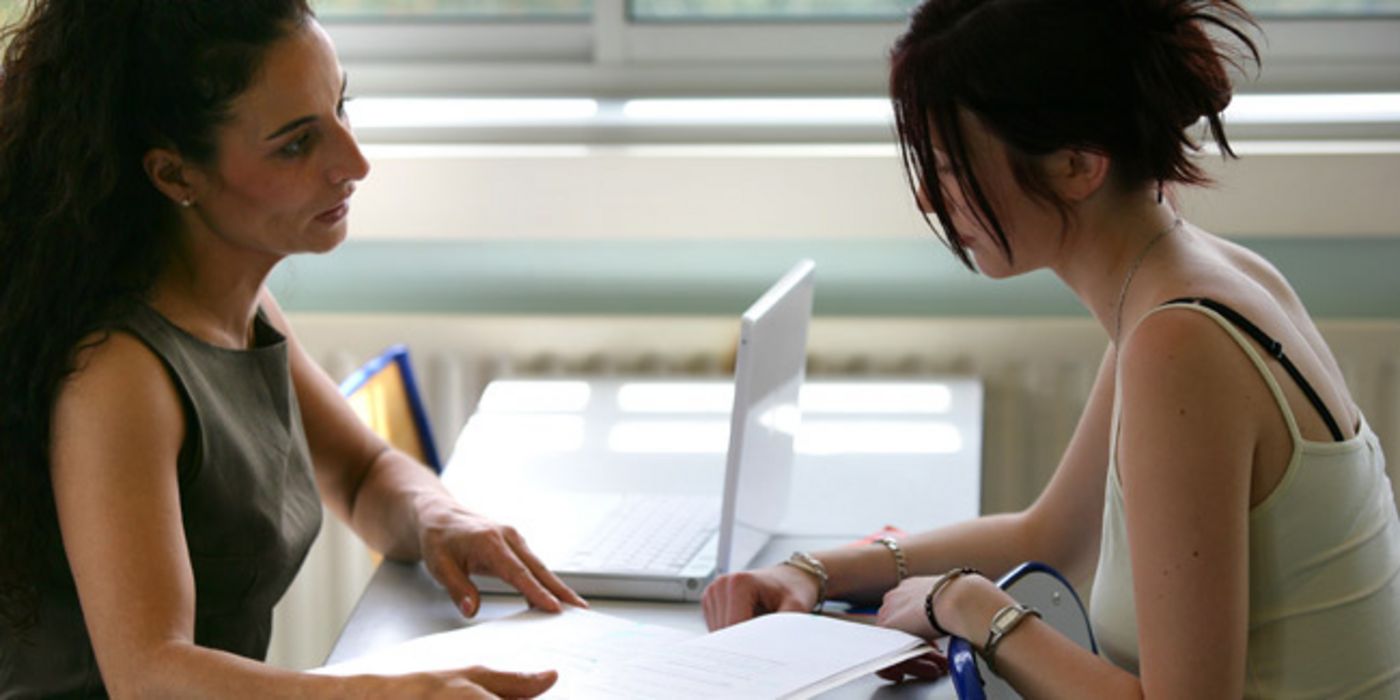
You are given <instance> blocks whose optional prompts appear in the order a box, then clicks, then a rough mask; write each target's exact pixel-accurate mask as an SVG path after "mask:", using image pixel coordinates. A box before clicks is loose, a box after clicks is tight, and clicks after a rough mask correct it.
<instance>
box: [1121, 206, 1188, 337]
mask: <svg viewBox="0 0 1400 700" xmlns="http://www.w3.org/2000/svg"><path fill="white" fill-rule="evenodd" d="M1180 225H1181V217H1175V218H1173V219H1172V223H1171V225H1170V226H1168V227H1166V228H1164V229H1162V230H1161V232H1160V233H1158V234H1157V235H1155V236H1153V237H1152V240H1150V241H1148V242H1147V245H1145V246H1143V247H1142V252H1141V253H1138V255H1137V259H1135V260H1133V264H1132V266H1131V267H1129V268H1128V274H1127V275H1126V276H1124V277H1123V288H1122V289H1119V290H1118V305H1117V308H1116V309H1115V314H1114V320H1113V344H1114V345H1117V344H1118V337H1119V336H1120V335H1122V333H1123V302H1124V301H1125V300H1126V299H1127V298H1128V287H1130V286H1132V284H1133V275H1136V274H1137V271H1138V268H1139V267H1142V261H1144V260H1146V259H1147V254H1148V253H1150V252H1152V249H1153V248H1154V247H1156V245H1157V242H1158V241H1161V240H1162V239H1163V238H1166V237H1167V234H1169V233H1171V232H1172V231H1175V230H1176V227H1177V226H1180Z"/></svg>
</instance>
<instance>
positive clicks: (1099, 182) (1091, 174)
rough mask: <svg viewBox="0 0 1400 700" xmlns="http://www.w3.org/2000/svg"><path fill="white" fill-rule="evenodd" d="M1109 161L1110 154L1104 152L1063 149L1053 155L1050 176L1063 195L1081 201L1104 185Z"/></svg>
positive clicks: (1056, 188)
mask: <svg viewBox="0 0 1400 700" xmlns="http://www.w3.org/2000/svg"><path fill="white" fill-rule="evenodd" d="M1109 164H1110V162H1109V159H1108V156H1106V155H1104V154H1102V153H1097V152H1094V151H1081V150H1075V149H1062V150H1059V151H1056V152H1054V153H1053V154H1051V155H1050V163H1049V174H1050V179H1051V182H1052V183H1053V185H1054V187H1055V191H1056V192H1058V193H1059V194H1060V196H1061V197H1064V198H1065V199H1067V200H1069V201H1071V202H1080V201H1083V200H1085V199H1088V198H1089V197H1091V196H1093V194H1094V193H1095V192H1098V191H1099V188H1101V187H1103V184H1104V182H1105V181H1107V180H1108V167H1109Z"/></svg>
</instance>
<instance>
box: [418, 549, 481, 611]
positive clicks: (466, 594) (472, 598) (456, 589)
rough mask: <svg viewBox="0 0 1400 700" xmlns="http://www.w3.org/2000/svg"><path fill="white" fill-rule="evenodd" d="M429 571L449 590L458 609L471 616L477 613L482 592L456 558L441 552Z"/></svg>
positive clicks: (449, 595) (448, 592)
mask: <svg viewBox="0 0 1400 700" xmlns="http://www.w3.org/2000/svg"><path fill="white" fill-rule="evenodd" d="M428 573H430V574H432V575H433V578H436V579H437V581H438V583H440V584H442V587H443V588H444V589H446V590H447V595H448V597H450V598H451V599H452V602H453V603H456V604H457V610H459V611H461V613H462V615H463V616H465V617H471V616H473V615H475V614H476V611H477V608H478V607H480V605H479V601H480V600H481V594H480V593H479V592H477V589H476V586H475V585H473V584H472V581H471V578H469V577H468V576H467V574H466V572H464V571H462V568H461V567H460V566H457V562H456V560H454V559H453V558H452V557H451V556H449V555H447V554H441V555H439V556H438V557H436V558H435V559H434V561H433V563H432V565H430V566H429V567H428Z"/></svg>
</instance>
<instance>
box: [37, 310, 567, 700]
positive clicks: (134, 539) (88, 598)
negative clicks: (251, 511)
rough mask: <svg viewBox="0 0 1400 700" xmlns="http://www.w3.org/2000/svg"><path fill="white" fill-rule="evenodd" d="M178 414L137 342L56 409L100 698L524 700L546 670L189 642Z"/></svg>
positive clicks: (168, 386) (93, 355)
mask: <svg viewBox="0 0 1400 700" xmlns="http://www.w3.org/2000/svg"><path fill="white" fill-rule="evenodd" d="M184 425H185V424H184V416H183V412H182V408H181V406H180V401H179V398H178V395H177V393H176V389H175V386H174V384H173V383H172V381H171V379H170V377H169V375H168V374H167V373H166V370H165V368H164V367H163V366H162V365H161V363H160V361H159V360H158V359H157V358H156V357H155V356H154V355H153V354H152V353H151V352H150V351H149V350H148V349H147V348H146V347H145V346H144V345H142V344H141V343H140V342H139V341H137V340H135V339H133V338H131V337H129V336H126V335H121V334H117V335H113V336H112V337H111V338H110V339H108V340H107V341H106V342H104V343H102V344H100V345H98V346H96V347H95V348H92V349H90V350H88V351H86V352H85V353H84V355H83V356H82V358H81V364H80V369H79V371H78V372H77V373H76V374H74V375H73V376H72V377H71V378H70V379H69V381H68V382H67V383H66V384H65V385H64V387H63V388H62V390H61V391H60V393H59V396H58V400H57V402H56V405H55V409H54V420H53V426H54V428H53V440H52V449H51V461H52V469H51V475H52V481H53V491H54V498H55V503H56V506H57V510H58V518H59V526H60V530H61V532H62V535H63V543H64V550H65V552H66V553H67V556H68V562H69V566H70V568H71V569H72V572H73V578H74V582H75V583H76V585H77V589H78V597H79V601H80V603H81V605H82V610H83V617H84V619H85V621H86V624H87V628H88V635H89V637H90V638H91V641H92V647H93V651H94V653H95V654H96V657H97V663H98V667H99V670H100V671H101V673H102V678H103V682H104V684H105V685H106V689H107V692H108V693H110V694H111V695H112V696H113V697H119V698H120V697H141V698H147V697H151V698H162V697H171V698H187V697H206V698H220V697H229V698H235V697H236V698H244V697H259V698H301V697H352V698H353V697H365V698H372V697H385V696H391V697H392V696H399V695H405V696H415V697H416V696H421V695H427V694H434V693H436V694H439V695H441V696H449V697H487V695H488V689H489V690H491V691H494V692H498V693H503V694H511V695H520V696H530V695H534V694H537V693H540V692H543V691H544V690H545V689H546V688H548V687H549V685H550V684H551V683H553V680H554V676H553V674H552V673H547V674H534V675H523V674H508V673H500V672H496V671H490V670H488V669H484V668H480V667H473V668H468V669H462V670H457V671H448V672H441V673H431V674H416V675H412V676H404V677H398V678H391V677H370V676H359V677H348V678H335V677H328V676H314V675H308V674H300V673H293V672H290V671H284V670H281V669H277V668H273V667H271V666H267V665H265V664H262V663H259V662H257V661H254V660H252V659H248V658H244V657H241V656H237V655H234V654H230V653H227V652H223V651H218V650H214V649H209V648H205V647H201V646H198V645H196V644H195V642H194V624H195V587H194V576H193V573H192V568H191V565H190V560H189V554H188V547H187V544H186V542H185V535H184V528H183V524H182V519H181V509H180V495H179V484H178V475H177V467H176V460H177V457H178V454H179V450H180V444H181V442H182V440H183V438H184Z"/></svg>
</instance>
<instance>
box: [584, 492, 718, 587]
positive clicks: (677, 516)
mask: <svg viewBox="0 0 1400 700" xmlns="http://www.w3.org/2000/svg"><path fill="white" fill-rule="evenodd" d="M718 505H719V504H718V503H716V501H715V499H714V498H712V497H703V496H659V495H655V494H646V495H637V496H627V497H624V498H623V500H622V502H621V503H620V504H619V505H618V507H617V509H616V510H614V511H612V512H611V513H609V514H608V517H607V518H606V519H605V520H604V521H603V523H602V524H601V525H600V526H599V527H598V529H597V530H595V531H594V532H593V533H592V534H591V535H590V536H589V537H587V538H586V539H584V540H583V542H582V543H580V544H579V546H578V548H577V549H575V550H574V552H573V554H571V555H570V557H569V559H568V561H567V562H566V563H565V565H564V569H565V570H566V571H617V572H644V573H649V574H676V573H680V571H681V570H682V569H683V568H684V567H685V565H686V564H687V563H689V562H690V560H691V559H693V558H694V557H695V555H696V553H697V552H699V550H700V548H701V547H702V546H703V545H704V544H705V543H706V542H707V541H708V540H709V539H710V537H711V536H712V535H714V533H715V528H716V527H718V525H719V512H718V511H719V508H718Z"/></svg>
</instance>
